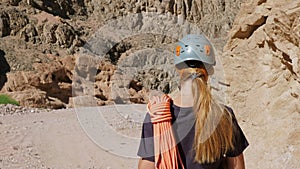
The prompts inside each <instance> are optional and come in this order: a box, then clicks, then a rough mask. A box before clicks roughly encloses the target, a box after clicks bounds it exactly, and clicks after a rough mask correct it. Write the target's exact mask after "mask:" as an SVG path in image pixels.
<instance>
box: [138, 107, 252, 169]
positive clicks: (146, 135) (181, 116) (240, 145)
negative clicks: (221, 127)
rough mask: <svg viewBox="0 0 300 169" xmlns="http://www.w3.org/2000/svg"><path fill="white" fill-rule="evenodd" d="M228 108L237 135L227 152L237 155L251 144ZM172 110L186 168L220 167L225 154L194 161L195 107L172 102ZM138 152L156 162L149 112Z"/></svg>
mask: <svg viewBox="0 0 300 169" xmlns="http://www.w3.org/2000/svg"><path fill="white" fill-rule="evenodd" d="M226 108H227V109H228V110H229V112H230V113H231V114H232V117H233V118H232V121H233V125H234V127H235V135H234V138H233V139H234V140H233V143H234V149H233V150H232V151H230V152H227V154H226V156H227V157H236V156H238V155H240V154H241V153H242V152H243V151H244V150H245V149H246V147H247V146H248V145H249V144H248V141H247V139H246V137H245V135H244V133H243V131H242V130H241V128H240V126H239V125H238V122H237V120H236V118H235V116H234V113H233V111H232V109H231V108H229V107H226ZM171 112H172V115H173V118H172V128H173V131H174V135H175V138H176V140H177V143H178V144H177V147H178V149H179V152H180V156H181V159H182V160H183V163H184V165H185V169H220V168H221V163H222V161H223V160H224V159H225V157H223V156H222V157H220V159H218V160H217V161H215V162H214V163H210V164H200V163H197V162H194V156H195V152H194V150H193V141H194V134H195V115H194V112H193V108H192V107H186V108H183V107H178V106H176V105H174V104H172V105H171ZM137 154H138V156H140V157H142V158H143V159H145V160H149V161H153V162H154V142H153V125H152V123H151V119H150V116H149V114H148V113H147V115H146V117H145V120H144V124H143V129H142V136H141V142H140V146H139V150H138V153H137Z"/></svg>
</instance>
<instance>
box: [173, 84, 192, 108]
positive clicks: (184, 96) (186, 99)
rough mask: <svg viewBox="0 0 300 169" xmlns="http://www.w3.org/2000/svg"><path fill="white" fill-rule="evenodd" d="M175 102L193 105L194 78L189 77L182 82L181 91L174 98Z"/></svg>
mask: <svg viewBox="0 0 300 169" xmlns="http://www.w3.org/2000/svg"><path fill="white" fill-rule="evenodd" d="M173 100H174V104H176V105H177V106H180V107H192V106H193V103H194V101H193V93H192V79H188V80H186V81H184V82H182V83H181V88H180V92H179V93H178V94H177V95H176V97H175V98H174V99H173Z"/></svg>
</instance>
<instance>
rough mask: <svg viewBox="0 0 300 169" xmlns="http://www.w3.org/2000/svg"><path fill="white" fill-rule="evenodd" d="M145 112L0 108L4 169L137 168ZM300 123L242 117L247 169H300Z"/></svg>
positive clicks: (0, 165) (136, 108)
mask: <svg viewBox="0 0 300 169" xmlns="http://www.w3.org/2000/svg"><path fill="white" fill-rule="evenodd" d="M145 113H146V110H145V105H114V106H103V107H94V108H92V107H90V108H76V109H64V110H55V111H53V110H36V109H20V108H16V109H15V108H11V107H10V108H7V107H4V108H3V106H0V169H135V168H137V162H138V158H137V156H136V152H137V148H138V144H139V138H140V132H141V125H142V121H143V118H144V116H145ZM238 115H239V114H238ZM299 118H300V116H299V113H297V112H295V113H293V114H291V115H289V116H286V118H280V119H279V118H277V120H274V119H273V120H272V121H271V122H270V123H267V124H265V125H262V126H259V125H256V124H255V125H254V124H252V123H245V122H244V121H247V119H245V120H243V118H240V121H239V122H240V125H241V127H242V128H243V129H244V131H245V133H246V136H247V138H248V141H249V142H250V146H249V147H248V148H247V149H246V151H245V160H246V167H247V169H269V168H270V169H271V168H272V169H282V168H290V169H297V168H299V166H300V163H299V157H300V147H299V145H300V142H299V138H300V133H299V129H300V124H299V120H300V119H299ZM248 121H249V120H248ZM287 124H289V125H287ZM289 126H293V128H291V127H289ZM279 129H281V130H279Z"/></svg>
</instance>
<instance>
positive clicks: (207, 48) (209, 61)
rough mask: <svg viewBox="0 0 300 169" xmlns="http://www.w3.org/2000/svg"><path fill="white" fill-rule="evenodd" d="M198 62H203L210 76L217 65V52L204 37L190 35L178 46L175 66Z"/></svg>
mask: <svg viewBox="0 0 300 169" xmlns="http://www.w3.org/2000/svg"><path fill="white" fill-rule="evenodd" d="M189 60H196V61H201V62H202V63H203V64H204V65H205V67H206V69H207V71H208V73H209V74H212V73H213V72H211V70H210V69H213V66H215V65H216V60H215V52H214V49H213V46H212V44H211V43H210V41H209V40H208V39H207V38H206V37H205V36H204V35H203V34H200V35H197V34H188V35H186V36H184V37H183V38H182V39H181V40H180V41H179V42H178V44H177V46H176V49H175V52H174V64H175V65H177V64H179V63H182V62H185V61H189Z"/></svg>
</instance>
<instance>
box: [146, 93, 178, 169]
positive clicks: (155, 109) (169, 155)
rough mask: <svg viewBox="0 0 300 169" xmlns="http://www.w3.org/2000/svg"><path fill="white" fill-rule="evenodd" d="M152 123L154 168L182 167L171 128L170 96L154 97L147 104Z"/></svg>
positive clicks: (172, 168) (174, 168) (170, 168)
mask: <svg viewBox="0 0 300 169" xmlns="http://www.w3.org/2000/svg"><path fill="white" fill-rule="evenodd" d="M147 109H148V112H149V114H150V117H151V122H152V124H153V135H154V153H155V169H179V165H180V166H181V169H184V165H183V162H182V160H181V157H180V154H179V151H178V148H177V146H176V141H175V138H174V134H173V130H172V124H171V120H172V115H171V111H170V98H169V97H168V96H167V95H163V96H162V97H158V96H156V97H154V98H153V99H151V100H150V101H149V103H148V104H147Z"/></svg>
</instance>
